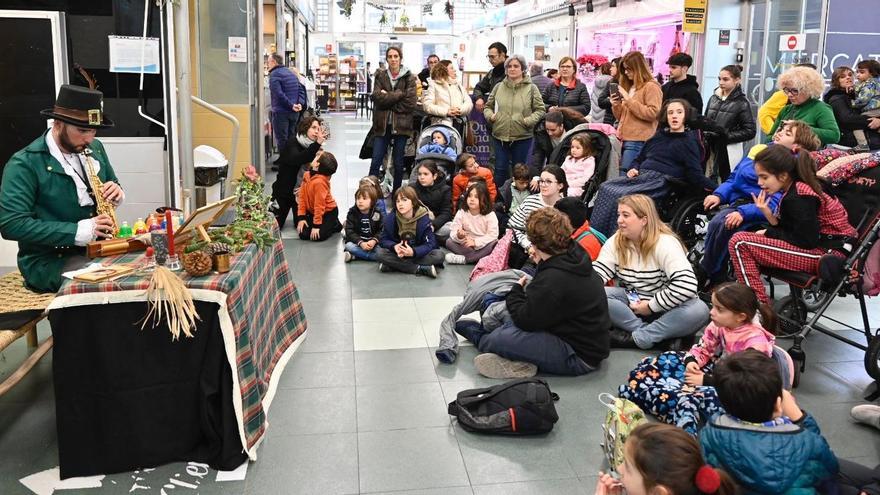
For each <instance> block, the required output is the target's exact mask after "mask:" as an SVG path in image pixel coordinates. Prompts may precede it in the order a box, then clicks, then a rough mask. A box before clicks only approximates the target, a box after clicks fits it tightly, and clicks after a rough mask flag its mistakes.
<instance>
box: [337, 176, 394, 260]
mask: <svg viewBox="0 0 880 495" xmlns="http://www.w3.org/2000/svg"><path fill="white" fill-rule="evenodd" d="M384 213H385V212H383V211H380V210H379V208H377V207H376V191H375V189H374V188H373V187H371V186H369V185H363V186H360V187H359V188H358V190H357V192H355V193H354V206H352V207H351V208H350V209H349V210H348V216H347V217H346V218H345V239H344V241H345V246H344V249H345V254H344V256H345V262H346V263H348V262H350V261H352V260H353V259H355V258H357V259H360V260H367V261H376V246H377V245H378V244H379V234H381V233H382V225H383V221H384V220H385V215H384Z"/></svg>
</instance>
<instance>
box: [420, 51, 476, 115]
mask: <svg viewBox="0 0 880 495" xmlns="http://www.w3.org/2000/svg"><path fill="white" fill-rule="evenodd" d="M473 106H474V104H473V103H472V102H471V97H470V96H469V95H468V93H467V91H465V89H464V87H463V86H462V85H461V82H460V81H459V80H458V74H457V73H456V71H455V65H453V63H452V62H451V61H449V60H441V61H440V62H439V63H438V64H436V65H434V67H433V68H432V69H431V78H430V79H428V89H427V90H426V91H425V93H424V94H423V95H422V108H423V109H424V110H425V113H427V114H428V115H431V116H433V118H432V119H431V123H432V124H445V125H448V126H452V119H454V118H459V119H466V118H467V116H468V114H469V113H471V109H472V108H473Z"/></svg>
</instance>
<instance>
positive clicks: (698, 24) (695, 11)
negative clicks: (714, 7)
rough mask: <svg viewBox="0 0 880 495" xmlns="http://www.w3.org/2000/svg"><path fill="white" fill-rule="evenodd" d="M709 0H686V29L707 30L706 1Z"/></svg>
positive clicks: (692, 31)
mask: <svg viewBox="0 0 880 495" xmlns="http://www.w3.org/2000/svg"><path fill="white" fill-rule="evenodd" d="M707 1H708V0H684V30H685V31H687V32H689V33H705V32H706V10H707V7H706V3H707Z"/></svg>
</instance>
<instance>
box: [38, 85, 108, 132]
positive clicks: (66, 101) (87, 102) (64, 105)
mask: <svg viewBox="0 0 880 495" xmlns="http://www.w3.org/2000/svg"><path fill="white" fill-rule="evenodd" d="M40 115H42V116H43V117H47V118H51V119H56V120H60V121H62V122H66V123H68V124H73V125H75V126H77V127H90V128H94V129H106V128H108V127H113V125H114V124H113V121H112V120H110V119H108V118H107V117H105V116H104V94H103V93H101V92H100V91H97V90H94V89H89V88H83V87H82V86H73V85H70V84H65V85H63V86H61V89H60V90H58V98H57V99H55V106H54V107H53V108H47V109H45V110H43V111H41V112H40Z"/></svg>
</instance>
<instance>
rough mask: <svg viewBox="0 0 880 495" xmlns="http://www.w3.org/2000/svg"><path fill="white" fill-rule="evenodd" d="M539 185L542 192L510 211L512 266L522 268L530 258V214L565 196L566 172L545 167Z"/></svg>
mask: <svg viewBox="0 0 880 495" xmlns="http://www.w3.org/2000/svg"><path fill="white" fill-rule="evenodd" d="M538 185H539V186H540V192H539V193H538V194H532V195H531V196H529V197H528V198H526V199H524V200H523V202H522V203H520V205H519V206H518V207H517V208H516V210H513V211H512V212H511V213H510V220H509V221H508V222H507V227H508V228H509V229H511V230H513V242H512V243H511V244H510V256H509V259H508V264H509V265H510V268H516V269H519V268H522V267H523V265H524V264H525V263H526V261H528V259H529V255H528V251H529V248H530V247H531V246H532V241H530V240H529V236H528V235H526V222H528V220H529V215H531V214H532V212H533V211H535V210H538V209H540V208H545V207H547V206H555V205H556V202H557V201H559V200H560V199H562V198H564V197H565V193H566V191H568V181H567V180H566V178H565V172H564V171H563V170H562V168H560V167H558V166H556V165H547V166H546V167H544V170H542V171H541V178H540V180H539V181H538Z"/></svg>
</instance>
